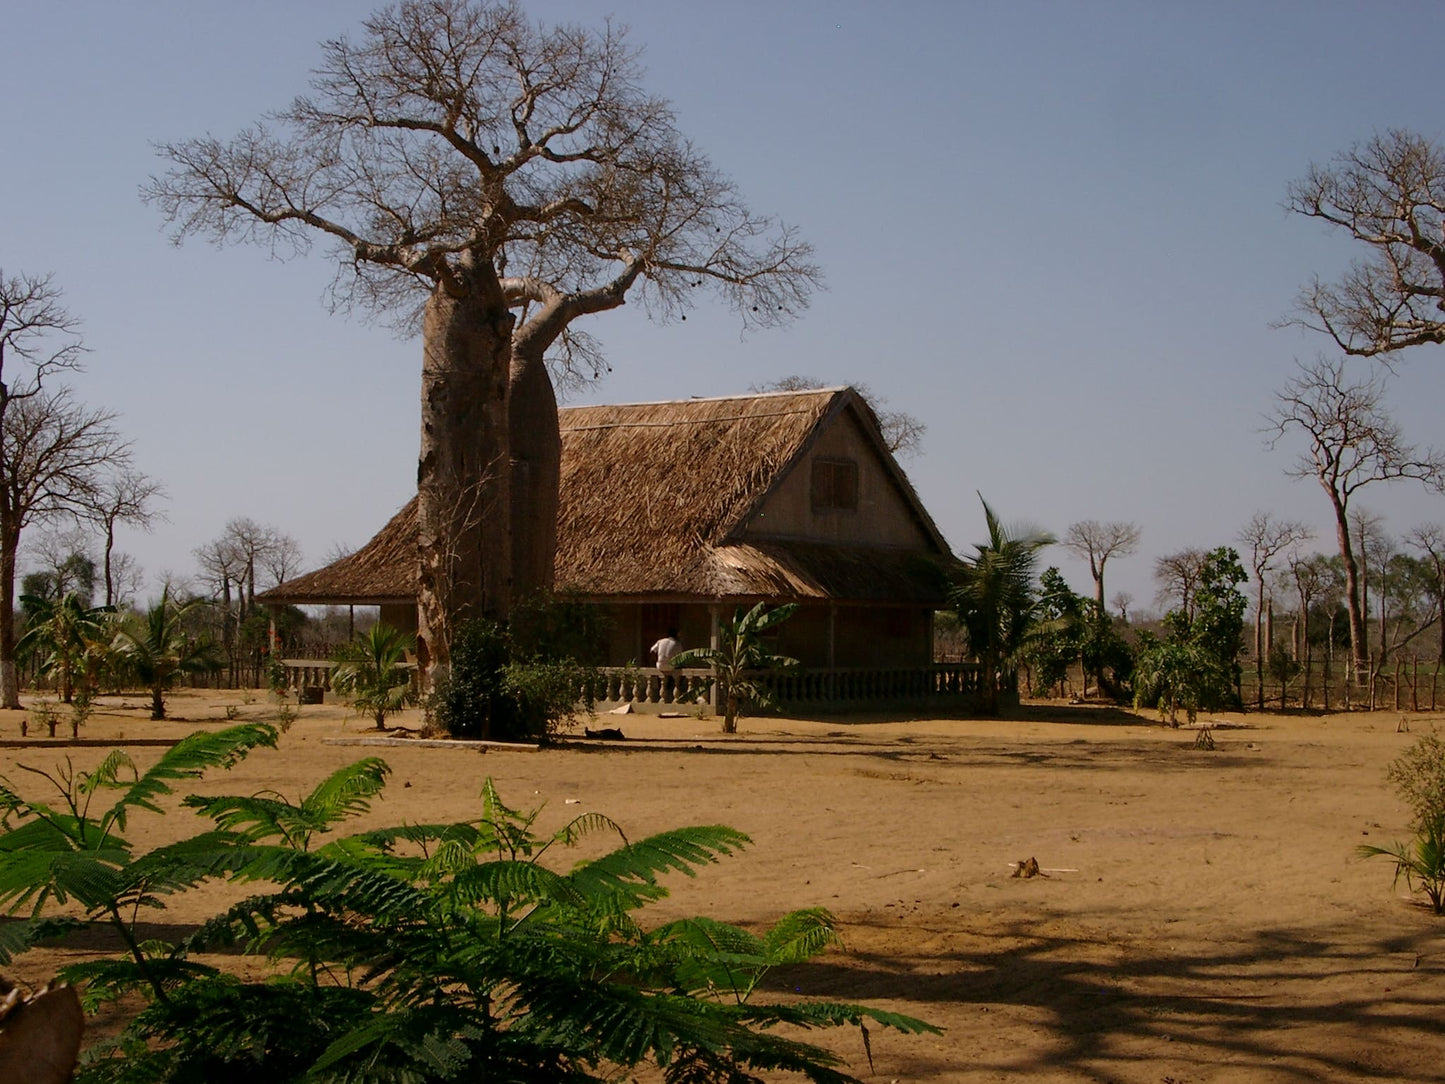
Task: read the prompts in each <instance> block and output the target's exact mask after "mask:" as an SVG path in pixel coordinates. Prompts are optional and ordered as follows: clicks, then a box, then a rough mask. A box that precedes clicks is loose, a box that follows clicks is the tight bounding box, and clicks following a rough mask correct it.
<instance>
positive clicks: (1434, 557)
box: [1405, 523, 1445, 662]
mask: <svg viewBox="0 0 1445 1084" xmlns="http://www.w3.org/2000/svg"><path fill="white" fill-rule="evenodd" d="M1405 544H1406V545H1408V546H1409V547H1410V548H1411V549H1414V550H1415V551H1417V552H1418V553H1420V554H1421V555H1422V559H1423V560H1424V561H1425V562H1426V563H1427V564H1428V566H1429V567H1430V568H1431V569H1433V570H1434V584H1433V591H1434V595H1435V613H1436V616H1437V617H1438V618H1439V621H1440V651H1439V654H1438V656H1437V659H1438V661H1440V662H1445V526H1441V525H1440V524H1438V523H1423V524H1421V525H1420V526H1418V527H1415V528H1412V529H1411V530H1410V532H1409V533H1408V534H1407V535H1405Z"/></svg>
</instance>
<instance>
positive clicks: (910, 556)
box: [263, 388, 952, 604]
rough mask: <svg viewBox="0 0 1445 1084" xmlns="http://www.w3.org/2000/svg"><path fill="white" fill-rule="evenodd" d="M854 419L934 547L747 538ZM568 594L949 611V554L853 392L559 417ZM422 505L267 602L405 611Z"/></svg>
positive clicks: (561, 529)
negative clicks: (826, 436) (818, 445)
mask: <svg viewBox="0 0 1445 1084" xmlns="http://www.w3.org/2000/svg"><path fill="white" fill-rule="evenodd" d="M845 411H846V412H851V414H852V416H853V418H854V419H855V420H856V421H857V422H858V424H859V426H860V427H861V429H862V431H863V432H864V434H865V436H866V438H867V439H868V440H869V441H870V442H871V443H872V444H873V445H874V447H875V449H876V451H877V452H878V454H879V457H880V461H881V462H882V463H883V464H884V467H885V473H886V474H887V476H888V478H889V479H890V480H891V482H892V484H893V485H895V486H896V487H897V488H898V492H899V494H900V496H901V497H902V498H903V500H904V502H905V503H906V504H907V506H908V507H909V509H910V512H911V514H912V515H913V516H914V518H915V520H916V523H917V526H918V527H919V529H920V532H921V534H922V536H923V537H925V538H926V539H927V540H928V549H927V550H925V551H919V550H898V549H888V548H883V547H867V546H837V545H831V544H826V543H819V542H816V541H809V542H800V541H795V540H791V539H774V538H759V537H753V536H748V535H745V534H744V527H745V525H746V524H747V522H748V519H749V517H750V515H751V514H752V512H753V511H755V510H756V509H757V508H758V507H759V506H760V505H761V504H762V503H763V502H764V501H765V500H766V499H767V497H768V495H769V494H770V493H771V492H773V491H774V490H775V489H776V487H777V486H778V485H779V484H780V482H781V481H782V480H783V478H785V477H786V476H787V474H788V471H789V469H790V468H791V467H792V466H793V465H795V464H796V463H798V462H799V461H800V460H802V459H803V458H804V457H805V456H806V455H807V452H808V450H809V449H810V448H811V446H812V444H813V442H814V441H815V440H816V439H817V437H818V435H819V434H820V433H821V432H823V431H824V430H825V429H826V428H827V427H828V426H829V425H830V424H831V423H833V422H834V421H835V420H836V419H837V418H838V417H839V415H841V414H842V413H844V412H845ZM561 430H562V484H561V508H560V514H559V517H558V526H557V566H556V570H557V576H556V579H557V587H558V589H559V590H570V591H574V592H578V593H580V594H581V595H583V596H593V597H597V596H607V597H619V596H621V597H652V598H667V599H673V600H679V599H688V598H737V599H743V598H769V599H780V598H819V599H823V598H832V599H839V600H845V599H846V600H854V601H879V602H882V601H899V602H902V601H913V602H922V603H927V602H935V601H941V599H942V594H941V590H940V587H939V576H938V570H939V569H940V568H943V567H946V566H947V565H949V564H950V563H951V562H952V558H951V556H950V554H949V550H948V546H947V544H946V543H945V542H944V540H943V538H942V536H941V535H940V534H939V532H938V528H937V527H936V526H935V525H934V523H933V521H932V520H931V519H930V518H929V517H928V514H927V512H925V511H924V509H923V506H922V504H921V503H920V502H919V501H918V497H917V494H916V493H915V492H914V491H913V488H912V486H911V485H910V484H909V482H908V479H907V478H906V477H905V476H904V474H903V472H902V471H901V470H900V469H899V468H898V465H897V463H896V462H895V461H894V460H893V457H892V456H891V455H890V454H889V453H888V452H887V449H886V447H885V446H884V444H883V440H882V437H881V435H880V434H879V433H878V423H877V419H876V418H875V417H874V416H873V412H872V410H871V409H869V407H868V405H867V404H866V403H865V402H864V401H863V399H862V398H861V397H860V396H859V395H858V394H857V393H856V392H855V391H853V390H852V389H851V388H827V389H822V390H818V391H803V392H774V393H769V394H762V395H748V396H738V397H731V398H718V399H688V400H682V401H676V402H662V403H634V404H627V405H620V406H588V407H570V408H567V409H564V410H563V411H561ZM416 530H417V526H416V502H415V500H413V501H412V502H410V503H409V504H407V506H406V507H405V508H403V509H402V510H401V511H400V512H398V513H397V514H396V515H395V516H394V517H393V518H392V520H391V522H389V523H388V524H387V525H386V526H385V527H384V528H383V529H382V531H381V533H380V534H378V535H377V536H376V537H375V538H373V539H372V540H371V541H370V542H368V543H367V544H366V546H365V547H363V548H362V549H360V550H358V551H357V552H356V553H354V554H352V555H351V556H349V557H345V558H343V559H341V560H339V561H337V562H335V563H334V564H332V565H329V566H328V567H326V568H323V569H320V570H318V571H316V572H312V573H309V574H308V575H305V576H301V577H298V578H297V579H294V580H291V581H288V582H287V583H284V584H281V585H280V586H279V587H276V588H273V589H272V590H270V591H268V592H266V593H265V595H264V596H263V598H264V599H265V601H268V602H292V603H338V602H339V603H348V602H350V603H356V604H363V603H380V602H402V601H409V600H411V599H414V598H415V595H416V557H415V554H416Z"/></svg>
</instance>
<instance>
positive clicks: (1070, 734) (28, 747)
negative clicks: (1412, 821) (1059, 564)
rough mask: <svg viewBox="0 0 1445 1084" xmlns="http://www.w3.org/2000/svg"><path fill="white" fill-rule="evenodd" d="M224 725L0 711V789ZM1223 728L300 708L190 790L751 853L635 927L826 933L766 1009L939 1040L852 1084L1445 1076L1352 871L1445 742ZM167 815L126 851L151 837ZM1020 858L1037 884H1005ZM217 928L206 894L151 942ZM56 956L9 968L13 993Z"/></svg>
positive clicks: (1030, 717)
mask: <svg viewBox="0 0 1445 1084" xmlns="http://www.w3.org/2000/svg"><path fill="white" fill-rule="evenodd" d="M227 703H230V704H232V705H233V707H234V710H235V711H237V712H238V713H239V715H240V716H241V717H242V718H261V717H265V716H266V715H267V714H268V713H270V712H272V711H273V710H274V709H272V708H271V707H269V706H268V705H267V703H266V701H265V700H264V698H263V699H257V700H254V702H252V703H249V704H247V703H245V702H244V700H243V698H242V697H241V696H240V695H239V694H234V693H232V694H214V693H211V694H187V695H179V696H177V697H176V698H175V700H174V701H173V710H174V713H175V714H176V715H177V716H179V717H181V720H182V721H178V722H174V723H163V724H157V723H150V722H148V721H147V720H146V718H145V711H144V704H143V702H142V700H141V699H140V698H138V697H137V698H130V699H128V700H127V701H125V702H120V701H116V702H113V703H108V704H106V706H105V708H104V711H103V713H102V714H100V715H98V716H97V717H96V718H95V719H93V720H92V721H91V723H89V724H88V726H87V728H86V730H85V732H84V737H85V739H86V743H85V744H84V745H83V746H81V747H79V748H62V747H60V745H61V744H63V743H51V742H48V741H46V740H44V739H43V738H36V737H35V736H34V734H33V732H32V735H31V736H30V737H28V738H24V739H22V738H20V734H19V730H20V728H19V714H18V713H9V714H7V713H0V771H3V774H4V775H6V776H8V777H9V778H11V779H12V780H15V781H17V782H19V781H21V780H23V784H22V785H23V786H25V787H26V788H29V787H30V786H31V784H32V780H31V779H28V778H25V776H26V774H27V773H23V772H16V771H15V770H14V769H15V766H16V764H17V763H25V764H30V765H35V766H49V765H50V764H51V763H54V762H55V761H57V760H59V759H61V758H62V757H63V756H66V755H69V756H71V757H73V758H74V759H75V761H76V763H77V764H78V765H79V764H85V765H89V764H91V763H93V762H94V761H96V760H98V759H99V757H100V756H101V755H102V753H103V751H104V749H105V748H108V747H109V746H110V745H111V744H112V743H119V744H126V745H128V746H129V747H131V751H132V753H133V755H134V756H135V757H136V758H137V759H138V760H144V759H147V758H151V757H154V756H156V755H158V754H159V746H160V745H161V744H163V743H164V742H166V741H169V740H174V739H175V738H176V737H178V736H180V735H182V734H184V733H187V732H189V731H190V730H192V729H195V728H196V727H197V726H217V725H223V722H224V714H225V708H226V705H227ZM1221 718H1227V721H1228V722H1229V723H1232V724H1234V726H1232V727H1230V728H1228V729H1218V730H1216V731H1215V735H1216V738H1217V739H1218V747H1217V749H1215V750H1214V751H1213V752H1204V751H1199V750H1195V749H1193V748H1192V745H1193V738H1194V735H1193V734H1192V733H1190V732H1188V731H1181V730H1171V729H1168V728H1165V727H1161V726H1159V725H1158V724H1157V723H1155V722H1154V720H1153V719H1152V718H1149V717H1145V716H1142V715H1132V714H1129V713H1126V712H1121V711H1114V710H1110V709H1099V708H1090V707H1072V708H1071V707H1067V706H1063V705H1029V706H1025V707H1024V708H1022V709H1020V710H1019V712H1018V713H1017V717H1015V718H1011V719H1007V720H972V719H948V720H937V719H907V720H896V719H895V720H886V721H884V720H876V721H875V720H865V719H858V718H851V719H847V720H838V719H834V720H821V721H817V720H800V719H766V720H756V719H749V720H744V721H743V722H742V724H741V733H740V734H738V735H736V736H733V737H724V736H722V735H721V734H720V733H719V732H718V731H719V726H718V724H717V722H716V720H711V719H709V720H698V719H694V718H690V717H689V718H681V719H660V718H655V717H648V716H637V715H634V716H628V717H625V718H620V719H619V718H616V717H610V718H608V725H614V724H616V725H620V726H621V727H622V729H623V730H624V731H625V733H626V735H627V739H628V740H627V741H625V742H621V743H608V744H603V743H595V742H593V743H582V742H578V743H576V744H573V745H571V746H568V747H563V748H555V749H548V750H544V751H540V752H539V751H522V750H495V749H493V750H489V751H487V752H485V753H479V752H477V751H474V750H470V749H468V750H458V749H455V748H451V749H446V748H426V747H419V746H417V745H411V746H407V745H405V744H397V745H394V746H392V747H385V748H380V749H378V748H368V747H358V746H355V745H347V744H335V741H336V739H341V738H348V737H350V738H358V737H364V736H366V735H367V733H368V729H369V723H367V722H366V721H364V720H361V719H358V718H356V717H349V718H348V717H347V716H346V715H345V712H344V711H343V710H342V709H340V708H336V707H332V706H330V705H325V706H322V707H307V708H303V709H301V716H300V719H299V721H298V722H297V724H296V725H295V726H294V727H293V728H292V729H291V730H290V732H289V733H287V734H286V735H285V736H284V737H283V738H282V739H281V744H280V748H279V749H278V750H276V751H269V750H264V751H261V752H259V753H257V754H255V755H253V756H252V757H251V758H250V759H249V760H248V761H246V762H245V763H244V764H242V765H241V766H240V767H238V768H236V769H235V770H234V771H232V772H230V773H229V774H228V775H224V776H219V777H216V778H214V779H212V780H210V781H208V783H207V784H206V785H205V786H204V787H197V788H193V789H205V790H209V791H212V792H232V793H237V792H251V791H256V790H261V789H265V788H274V789H277V790H279V791H281V792H283V793H286V794H289V795H299V794H300V793H303V792H304V791H305V790H308V789H310V787H311V786H312V785H314V784H315V782H317V781H318V780H319V779H320V778H322V777H323V776H324V775H325V774H326V773H328V772H329V771H331V770H332V769H334V768H336V767H338V766H340V765H342V764H344V763H347V762H349V761H351V760H354V759H357V758H359V757H361V756H365V755H373V754H380V755H382V756H384V757H385V759H386V760H387V761H388V762H389V763H390V764H391V766H392V768H393V769H394V775H393V777H392V782H391V785H390V786H389V788H388V790H387V792H386V795H385V798H384V800H382V801H381V802H379V803H378V804H377V806H376V808H375V810H374V811H373V816H372V818H371V820H372V821H373V822H375V823H398V822H401V821H404V820H416V819H427V820H433V821H434V820H439V819H443V818H447V819H461V818H465V817H469V816H471V815H473V814H474V813H475V811H476V807H477V803H476V796H477V792H478V788H479V785H480V783H481V780H482V779H483V777H484V776H487V775H490V776H492V777H493V778H494V779H495V780H496V782H497V784H498V787H499V789H500V791H501V794H502V796H503V798H504V799H505V800H507V801H508V803H509V804H511V805H513V806H517V807H522V808H530V807H533V806H538V805H543V804H544V803H545V806H546V809H545V811H544V813H543V815H542V824H543V826H544V827H553V826H557V825H560V824H561V823H562V822H563V821H564V820H566V819H569V818H571V817H572V816H574V815H575V814H576V813H578V812H579V811H582V810H597V811H601V812H604V813H607V814H609V815H610V816H612V817H613V818H614V819H616V820H617V821H619V822H621V824H622V825H623V826H624V827H625V829H626V830H627V831H628V833H629V834H630V835H642V834H647V833H650V832H653V831H657V830H661V829H664V828H670V827H675V826H677V825H680V824H697V823H723V824H730V825H732V826H734V827H737V828H740V829H742V830H743V831H745V832H747V833H748V834H749V835H751V836H752V838H753V843H754V845H753V846H752V847H751V848H750V849H749V850H747V851H745V852H744V853H743V854H742V855H740V856H737V857H734V858H732V859H729V860H727V861H725V862H724V863H722V864H720V865H718V866H716V867H713V868H710V869H708V870H705V871H703V873H702V874H701V875H700V876H699V877H698V878H696V880H688V879H686V878H678V879H676V881H675V882H674V883H673V886H672V887H673V889H674V894H673V896H672V898H671V899H670V900H667V901H665V902H664V903H663V904H662V905H661V906H660V907H659V908H657V911H656V916H657V917H658V918H659V919H661V918H664V917H671V916H675V915H679V914H684V913H706V914H709V915H712V916H714V917H717V918H720V919H724V920H728V921H733V922H740V923H744V924H764V923H767V922H769V921H771V920H772V919H774V918H776V917H777V916H778V915H779V914H781V913H782V912H784V911H786V910H789V909H791V908H794V907H801V906H807V905H814V904H822V905H825V906H827V907H830V908H831V909H832V910H833V911H834V912H835V913H836V914H837V916H838V919H839V922H840V925H841V928H842V931H843V936H844V940H845V942H846V949H845V951H841V952H834V953H831V954H829V955H828V956H826V957H824V958H822V959H821V960H819V961H818V962H816V963H815V964H813V965H811V966H810V967H808V968H806V969H800V970H797V971H795V972H794V973H792V974H789V975H788V976H786V977H785V979H784V980H783V982H785V984H786V987H791V988H795V989H797V990H798V991H799V992H801V993H803V994H813V995H827V996H829V997H840V998H848V999H856V1000H865V1001H869V1002H871V1003H874V1004H877V1005H880V1006H884V1007H887V1008H891V1009H895V1010H900V1011H903V1012H908V1013H912V1014H915V1015H917V1016H921V1017H923V1018H925V1019H927V1020H930V1021H932V1022H934V1023H936V1024H938V1025H940V1026H942V1027H944V1028H945V1029H946V1031H945V1033H944V1035H943V1036H942V1037H938V1036H899V1035H896V1034H892V1033H879V1032H878V1031H876V1030H875V1032H874V1034H873V1041H872V1048H873V1068H872V1070H871V1071H870V1069H869V1066H868V1063H867V1060H866V1058H865V1057H864V1053H863V1049H862V1044H861V1041H860V1039H859V1037H858V1035H857V1034H856V1033H854V1032H838V1033H836V1034H833V1035H831V1036H829V1037H828V1038H827V1040H826V1041H827V1042H829V1043H831V1044H832V1045H834V1046H835V1047H836V1048H837V1049H839V1050H840V1051H842V1052H843V1053H844V1054H845V1055H846V1056H847V1057H848V1058H849V1059H850V1061H851V1063H852V1068H853V1071H854V1072H856V1073H858V1074H859V1075H860V1076H863V1077H865V1078H866V1079H868V1080H878V1081H895V1080H940V1081H985V1080H1005V1079H1007V1080H1010V1081H1015V1080H1068V1081H1155V1082H1165V1084H1168V1082H1174V1084H1185V1082H1190V1084H1195V1082H1201V1081H1227V1080H1245V1081H1266V1082H1269V1081H1306V1080H1372V1081H1382V1080H1389V1081H1439V1080H1441V1079H1442V1078H1445V919H1440V918H1436V917H1434V916H1433V915H1431V914H1430V913H1429V912H1428V910H1427V909H1425V908H1424V907H1422V906H1421V905H1420V904H1419V903H1418V902H1417V901H1415V900H1411V899H1410V898H1409V897H1408V895H1407V894H1406V891H1405V887H1404V885H1403V883H1401V885H1399V886H1398V887H1397V888H1394V889H1392V887H1391V873H1392V867H1391V865H1390V864H1389V863H1388V862H1387V861H1384V860H1380V859H1375V860H1370V861H1365V860H1361V859H1359V858H1357V857H1356V856H1355V853H1354V852H1355V848H1356V846H1357V845H1358V844H1360V843H1386V842H1389V841H1392V840H1394V839H1397V838H1402V837H1403V835H1404V831H1405V819H1406V814H1405V810H1404V808H1403V807H1402V805H1401V804H1400V802H1399V801H1398V800H1397V799H1396V798H1395V796H1394V795H1393V793H1392V792H1391V791H1390V789H1389V787H1388V785H1387V784H1386V782H1385V779H1384V772H1385V766H1386V765H1387V764H1388V763H1389V761H1390V760H1391V759H1392V758H1393V757H1395V756H1396V755H1397V754H1398V753H1399V751H1400V750H1401V749H1403V748H1404V747H1405V746H1406V745H1407V744H1408V743H1409V742H1410V741H1411V740H1412V738H1413V737H1414V736H1418V734H1420V733H1421V732H1423V731H1427V730H1429V729H1430V728H1431V727H1432V726H1437V725H1439V724H1440V723H1441V722H1442V721H1445V716H1435V717H1431V716H1419V715H1416V716H1411V717H1409V725H1410V727H1411V728H1412V732H1411V733H1400V732H1397V725H1398V724H1399V721H1400V718H1401V717H1400V716H1399V715H1397V714H1394V713H1377V714H1354V715H1330V716H1289V717H1280V716H1275V715H1262V716H1261V715H1249V716H1231V717H1221ZM401 722H402V723H404V724H406V725H410V726H417V725H419V721H418V720H416V719H415V718H411V717H404V718H403V719H402V720H401ZM1236 727H1237V728H1236ZM32 729H33V728H32ZM65 730H66V727H65V726H64V725H63V727H62V733H64V732H65ZM183 819H188V817H185V818H183V817H177V816H171V817H166V818H151V819H149V820H147V822H146V827H145V829H143V830H140V831H135V832H132V833H131V835H132V838H133V839H138V841H139V842H140V843H142V844H145V845H149V844H152V843H155V842H159V841H160V840H161V839H163V838H166V833H167V832H169V833H172V834H178V833H179V830H180V828H181V827H183V826H182V824H181V823H180V822H181V821H182V820H183ZM148 833H149V834H148ZM1030 857H1033V858H1037V860H1038V863H1039V865H1040V866H1042V867H1043V868H1044V869H1045V870H1046V871H1049V874H1048V876H1047V877H1039V878H1034V879H1031V880H1024V879H1014V878H1012V877H1011V867H1010V863H1012V862H1014V861H1016V860H1019V859H1026V858H1030ZM216 903H217V897H215V896H214V895H212V894H210V893H209V892H208V893H207V894H204V895H202V897H201V898H199V899H195V900H189V901H187V900H182V901H178V904H177V906H176V907H175V908H174V909H173V910H172V911H171V912H170V913H169V916H168V917H169V920H171V921H175V922H185V921H194V920H196V919H199V918H201V917H203V916H204V915H205V914H207V913H209V912H210V910H211V909H213V908H214V907H215V905H216ZM67 958H69V957H67V955H66V953H65V952H63V951H54V950H47V951H44V952H35V953H31V954H29V955H28V956H26V957H22V958H21V959H20V960H18V961H16V963H15V965H14V966H13V967H12V968H11V970H13V971H17V972H18V973H19V974H20V976H21V977H22V978H23V979H25V980H26V981H29V982H33V983H38V982H40V981H43V980H44V979H45V978H46V977H48V972H49V971H50V969H53V968H54V967H55V966H56V965H57V963H58V962H63V961H64V960H65V959H67ZM780 985H781V984H780ZM101 1026H102V1027H103V1026H104V1022H102V1024H101Z"/></svg>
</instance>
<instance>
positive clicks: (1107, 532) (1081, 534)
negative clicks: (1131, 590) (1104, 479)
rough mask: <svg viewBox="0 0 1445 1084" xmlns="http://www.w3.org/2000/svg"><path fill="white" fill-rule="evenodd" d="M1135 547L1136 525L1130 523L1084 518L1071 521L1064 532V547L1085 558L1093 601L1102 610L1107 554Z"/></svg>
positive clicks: (1116, 554) (1119, 554)
mask: <svg viewBox="0 0 1445 1084" xmlns="http://www.w3.org/2000/svg"><path fill="white" fill-rule="evenodd" d="M1138 548H1139V528H1138V526H1137V525H1135V524H1133V523H1100V522H1098V521H1097V520H1093V519H1086V520H1083V521H1082V522H1079V523H1071V524H1070V525H1069V529H1068V531H1066V532H1065V533H1064V549H1066V550H1068V551H1069V552H1070V553H1072V554H1074V555H1075V556H1077V557H1086V558H1088V561H1089V575H1091V576H1092V577H1094V605H1095V606H1096V607H1097V612H1098V613H1101V614H1102V613H1103V612H1104V566H1105V565H1106V564H1108V563H1109V558H1111V557H1127V556H1129V554H1131V553H1133V552H1134V551H1135V550H1137V549H1138Z"/></svg>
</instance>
